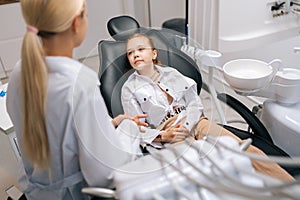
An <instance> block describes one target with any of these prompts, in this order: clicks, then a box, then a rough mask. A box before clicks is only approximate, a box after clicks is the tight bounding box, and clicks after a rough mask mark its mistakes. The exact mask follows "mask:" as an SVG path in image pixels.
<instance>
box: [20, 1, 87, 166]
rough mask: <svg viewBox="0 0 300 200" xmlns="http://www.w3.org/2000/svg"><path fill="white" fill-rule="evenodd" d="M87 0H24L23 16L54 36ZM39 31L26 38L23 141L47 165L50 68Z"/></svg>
mask: <svg viewBox="0 0 300 200" xmlns="http://www.w3.org/2000/svg"><path fill="white" fill-rule="evenodd" d="M84 2H85V0H21V9H22V14H23V18H24V20H25V22H26V24H27V25H28V26H32V27H35V28H36V29H37V30H38V33H37V35H39V36H41V37H51V35H54V34H56V33H59V32H62V31H65V30H67V29H68V28H69V27H70V26H71V25H72V22H73V20H74V18H75V16H76V15H77V14H78V13H80V11H81V9H82V8H83V5H84ZM37 35H36V34H35V33H34V32H32V31H27V32H26V33H25V36H24V38H23V44H22V52H21V56H22V60H21V66H22V69H21V72H22V74H21V85H22V109H23V112H22V120H23V121H22V126H23V132H22V145H23V149H24V152H25V154H26V156H27V157H28V159H29V160H30V161H31V162H32V163H33V164H34V165H36V166H38V167H41V168H48V167H49V165H50V149H49V142H48V136H47V127H46V99H47V98H46V97H47V81H48V69H47V66H46V63H45V58H44V56H45V53H44V50H43V47H42V45H41V42H40V41H39V40H38V37H37Z"/></svg>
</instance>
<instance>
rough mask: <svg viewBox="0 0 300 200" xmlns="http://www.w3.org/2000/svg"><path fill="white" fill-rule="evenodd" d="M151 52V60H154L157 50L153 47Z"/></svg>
mask: <svg viewBox="0 0 300 200" xmlns="http://www.w3.org/2000/svg"><path fill="white" fill-rule="evenodd" d="M152 53H153V56H152V60H156V59H157V50H156V49H153V51H152Z"/></svg>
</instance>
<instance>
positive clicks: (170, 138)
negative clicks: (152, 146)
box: [154, 124, 189, 143]
mask: <svg viewBox="0 0 300 200" xmlns="http://www.w3.org/2000/svg"><path fill="white" fill-rule="evenodd" d="M188 136H189V131H188V129H187V128H185V127H181V126H180V124H178V125H176V126H174V127H171V128H169V129H168V130H166V131H165V132H162V133H161V134H160V137H159V138H156V139H155V140H154V141H155V142H162V143H176V142H181V141H183V140H185V138H187V137H188Z"/></svg>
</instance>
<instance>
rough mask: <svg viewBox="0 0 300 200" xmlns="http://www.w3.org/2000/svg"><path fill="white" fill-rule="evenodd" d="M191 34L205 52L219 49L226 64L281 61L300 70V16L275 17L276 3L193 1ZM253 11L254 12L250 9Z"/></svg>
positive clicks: (216, 0)
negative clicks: (239, 60) (247, 60)
mask: <svg viewBox="0 0 300 200" xmlns="http://www.w3.org/2000/svg"><path fill="white" fill-rule="evenodd" d="M190 2H191V3H190V8H189V9H190V13H189V21H190V32H191V35H190V36H191V37H192V38H193V39H195V40H196V41H197V42H199V43H200V45H201V46H202V47H203V48H205V49H214V50H218V51H220V52H221V53H222V54H223V58H222V60H223V62H222V63H224V62H226V61H228V60H231V59H237V58H255V59H260V60H263V61H265V62H268V61H270V60H272V59H275V58H280V59H282V61H283V64H284V66H286V67H293V68H298V69H300V57H299V54H296V53H294V51H293V48H294V47H295V46H296V47H297V46H298V47H299V46H300V34H299V33H300V15H297V14H293V13H292V12H290V14H288V15H285V16H280V17H273V16H272V12H271V5H273V4H274V2H275V0H244V1H240V0H226V1H221V0H191V1H190ZM249 8H251V9H249Z"/></svg>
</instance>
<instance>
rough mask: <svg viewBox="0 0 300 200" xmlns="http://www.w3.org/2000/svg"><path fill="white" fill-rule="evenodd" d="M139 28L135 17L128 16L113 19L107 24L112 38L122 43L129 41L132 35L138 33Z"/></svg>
mask: <svg viewBox="0 0 300 200" xmlns="http://www.w3.org/2000/svg"><path fill="white" fill-rule="evenodd" d="M139 28H140V25H139V23H138V22H137V21H136V20H135V19H134V18H133V17H131V16H127V15H122V16H117V17H113V18H111V19H110V20H109V21H108V22H107V29H108V32H109V34H110V36H112V37H113V38H114V39H115V40H120V41H125V40H127V38H128V37H129V36H130V35H132V34H134V33H137V32H138V30H139Z"/></svg>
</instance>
